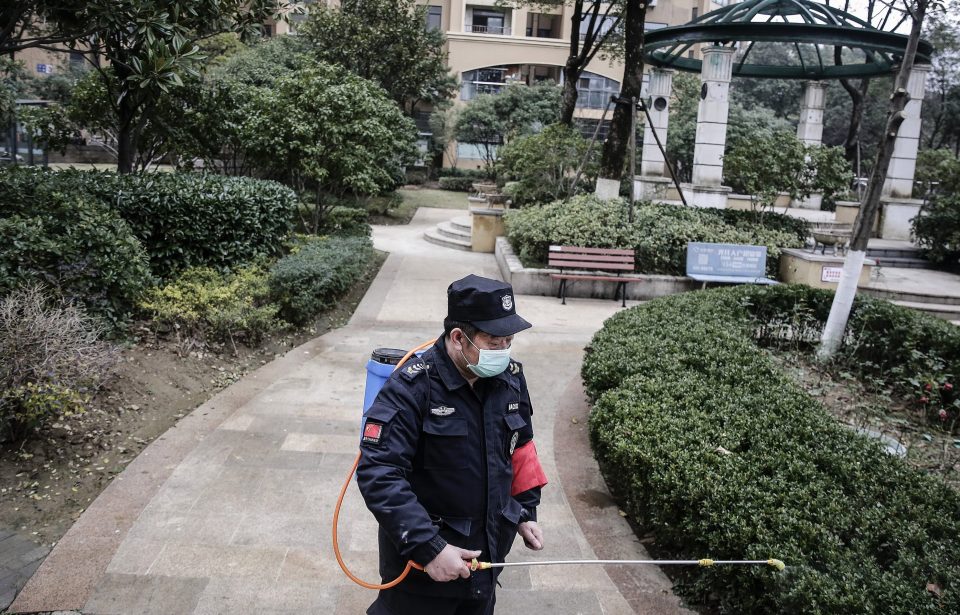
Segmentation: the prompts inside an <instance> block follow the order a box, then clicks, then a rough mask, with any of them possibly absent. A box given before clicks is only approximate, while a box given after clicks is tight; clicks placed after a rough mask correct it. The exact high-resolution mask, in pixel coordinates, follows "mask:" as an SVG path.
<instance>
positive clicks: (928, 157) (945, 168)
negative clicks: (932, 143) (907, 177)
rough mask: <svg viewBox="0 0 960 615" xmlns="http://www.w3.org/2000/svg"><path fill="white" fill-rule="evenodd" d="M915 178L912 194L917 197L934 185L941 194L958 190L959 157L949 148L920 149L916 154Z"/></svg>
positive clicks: (959, 187) (959, 175)
mask: <svg viewBox="0 0 960 615" xmlns="http://www.w3.org/2000/svg"><path fill="white" fill-rule="evenodd" d="M915 178H916V182H914V188H913V196H914V197H915V198H918V199H922V198H924V197H925V196H926V195H927V190H928V189H931V188H934V187H935V192H940V193H941V194H955V193H957V192H960V158H957V155H956V154H954V153H953V152H952V151H951V150H949V149H925V150H921V151H920V153H918V154H917V171H916V174H915ZM934 185H935V186H934Z"/></svg>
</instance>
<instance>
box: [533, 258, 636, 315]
mask: <svg viewBox="0 0 960 615" xmlns="http://www.w3.org/2000/svg"><path fill="white" fill-rule="evenodd" d="M634 262H635V261H634V256H633V250H621V249H617V248H578V247H576V246H550V256H549V258H548V261H547V265H548V266H549V267H554V268H557V269H559V270H560V273H552V274H550V277H551V278H553V279H555V280H560V288H559V289H558V290H557V298H558V299H562V302H563V305H566V304H567V282H576V281H582V280H585V281H589V282H615V283H616V285H617V289H616V291H615V292H614V295H613V300H614V301H616V300H617V298H618V297H622V300H623V306H624V307H626V306H627V283H628V282H638V281H639V280H635V279H631V278H624V277H622V276H621V274H622V273H630V272H632V271H633V270H634V267H635V265H634ZM571 269H572V270H574V271H569V270H571ZM565 270H567V271H565ZM603 272H615V273H616V275H609V274H606V275H604V274H603Z"/></svg>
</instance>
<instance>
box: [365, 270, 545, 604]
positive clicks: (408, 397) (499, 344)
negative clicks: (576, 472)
mask: <svg viewBox="0 0 960 615" xmlns="http://www.w3.org/2000/svg"><path fill="white" fill-rule="evenodd" d="M530 326H531V325H530V323H528V322H527V321H526V320H524V319H523V318H521V317H520V316H519V315H517V313H516V308H515V306H514V301H513V289H512V288H511V287H510V285H509V284H504V283H503V282H499V281H497V280H490V279H487V278H481V277H479V276H475V275H469V276H467V277H465V278H463V279H462V280H457V281H456V282H454V283H452V284H451V285H450V287H449V288H448V289H447V318H446V319H445V320H444V333H443V336H442V337H440V338H439V339H438V340H437V342H436V344H434V346H433V347H432V348H430V349H428V350H427V351H426V352H424V353H423V356H422V357H421V358H419V359H417V358H413V359H411V360H409V361H408V362H407V363H405V364H404V365H402V366H401V367H400V369H398V370H397V371H395V372H394V373H393V374H392V376H391V377H390V379H389V380H388V381H387V383H386V384H385V385H384V387H383V389H382V390H381V392H380V394H379V395H378V396H377V398H376V400H375V401H374V402H373V405H372V406H371V407H370V409H369V410H368V411H367V414H366V424H365V427H364V431H363V441H362V443H361V445H360V450H361V458H360V464H359V466H358V468H357V484H358V485H359V487H360V491H361V493H362V494H363V498H364V500H365V501H366V503H367V507H368V508H369V509H370V510H371V511H372V512H373V514H374V515H375V516H376V518H377V521H378V522H379V523H380V531H379V544H380V575H381V576H382V577H383V580H384V581H385V582H387V581H392V580H393V579H395V578H397V577H398V576H399V575H400V573H401V572H402V571H403V568H404V566H405V565H406V563H407V561H408V560H413V561H414V562H416V563H418V564H420V565H421V566H423V567H424V570H423V572H421V571H418V570H411V572H410V574H409V576H408V577H407V578H406V579H405V580H404V581H403V582H402V583H400V584H399V585H398V586H396V587H394V588H392V589H389V590H384V591H381V592H380V593H379V595H378V596H377V599H376V601H374V603H373V604H372V605H371V606H370V608H369V609H368V610H367V613H368V615H414V614H417V615H490V614H492V613H493V608H494V603H495V601H496V596H495V593H494V590H495V583H496V578H497V575H498V574H499V572H500V569H496V568H495V569H489V570H477V571H474V572H471V570H470V567H469V563H470V561H471V560H473V559H474V558H478V559H480V560H481V561H491V562H502V561H504V558H505V557H506V555H507V553H508V552H509V550H510V548H511V546H512V545H513V541H514V538H515V537H516V535H517V533H519V534H520V536H521V537H522V538H523V541H524V544H525V545H526V546H527V548H530V549H533V550H539V549H542V548H543V535H542V533H541V531H540V527H539V526H538V525H537V515H536V510H537V505H538V504H539V503H540V488H541V487H542V486H543V485H545V484H546V482H547V481H546V478H545V476H544V474H543V470H542V468H541V467H540V462H539V460H538V459H537V453H536V448H535V447H534V444H533V428H532V426H531V422H530V419H531V415H532V414H533V410H532V408H531V407H530V396H529V393H528V392H527V383H526V380H525V378H524V376H523V368H522V367H521V365H520V363H518V362H516V361H514V360H511V358H510V345H511V342H512V341H513V336H514V334H516V333H518V332H520V331H523V330H524V329H528V328H529V327H530Z"/></svg>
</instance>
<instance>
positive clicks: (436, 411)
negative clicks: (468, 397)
mask: <svg viewBox="0 0 960 615" xmlns="http://www.w3.org/2000/svg"><path fill="white" fill-rule="evenodd" d="M454 412H456V409H455V408H451V407H450V406H440V407H439V408H430V414H432V415H433V416H450V415H451V414H453V413H454Z"/></svg>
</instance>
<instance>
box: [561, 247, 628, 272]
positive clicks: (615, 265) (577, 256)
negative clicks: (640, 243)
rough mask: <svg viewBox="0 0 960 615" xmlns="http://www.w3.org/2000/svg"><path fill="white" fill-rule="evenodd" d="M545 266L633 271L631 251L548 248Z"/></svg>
mask: <svg viewBox="0 0 960 615" xmlns="http://www.w3.org/2000/svg"><path fill="white" fill-rule="evenodd" d="M547 265H548V266H549V267H556V268H558V269H593V270H597V271H627V272H629V271H633V269H634V258H633V250H624V249H620V248H578V247H576V246H550V256H549V258H548V262H547Z"/></svg>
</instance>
